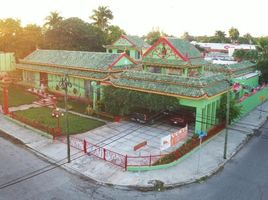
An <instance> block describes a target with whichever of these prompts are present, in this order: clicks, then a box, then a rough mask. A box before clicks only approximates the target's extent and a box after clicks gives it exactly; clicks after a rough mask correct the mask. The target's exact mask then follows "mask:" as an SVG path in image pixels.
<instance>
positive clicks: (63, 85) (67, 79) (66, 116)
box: [59, 74, 72, 163]
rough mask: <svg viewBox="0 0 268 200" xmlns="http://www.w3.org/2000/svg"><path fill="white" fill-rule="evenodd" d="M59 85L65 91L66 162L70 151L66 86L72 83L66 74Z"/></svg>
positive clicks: (69, 160)
mask: <svg viewBox="0 0 268 200" xmlns="http://www.w3.org/2000/svg"><path fill="white" fill-rule="evenodd" d="M59 87H60V88H61V89H63V90H64V91H65V95H64V105H65V125H66V137H67V158H68V163H70V162H71V152H70V135H69V118H68V106H67V95H68V87H69V88H71V87H72V83H71V82H70V81H69V77H68V75H67V74H65V75H64V78H62V79H61V80H60V82H59Z"/></svg>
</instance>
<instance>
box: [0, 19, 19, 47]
mask: <svg viewBox="0 0 268 200" xmlns="http://www.w3.org/2000/svg"><path fill="white" fill-rule="evenodd" d="M21 33H22V27H21V22H20V20H18V19H12V18H7V19H3V20H0V51H4V52H8V51H11V52H15V50H16V43H17V40H18V38H19V37H20V35H21Z"/></svg>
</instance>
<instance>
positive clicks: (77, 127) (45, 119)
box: [15, 107, 105, 134]
mask: <svg viewBox="0 0 268 200" xmlns="http://www.w3.org/2000/svg"><path fill="white" fill-rule="evenodd" d="M51 113H52V109H51V108H47V107H41V108H31V109H28V110H24V111H17V112H15V114H17V115H20V116H23V117H25V118H28V119H30V120H35V121H38V122H39V123H41V124H43V125H47V126H49V127H57V119H56V118H53V117H52V116H51ZM104 124H105V123H104V122H101V121H97V120H94V119H89V118H85V117H80V116H78V115H73V114H71V113H69V133H70V134H78V133H83V132H86V131H89V130H91V129H94V128H97V127H99V126H102V125H104ZM60 127H61V128H62V130H63V133H65V132H66V123H65V116H63V117H61V118H60Z"/></svg>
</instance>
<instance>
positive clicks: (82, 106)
mask: <svg viewBox="0 0 268 200" xmlns="http://www.w3.org/2000/svg"><path fill="white" fill-rule="evenodd" d="M57 106H58V107H60V108H65V104H64V99H59V100H58V102H57ZM87 106H88V104H86V103H83V102H80V101H77V100H73V99H68V109H69V110H70V111H74V112H78V113H81V114H85V113H86V108H87Z"/></svg>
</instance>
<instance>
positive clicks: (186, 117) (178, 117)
mask: <svg viewBox="0 0 268 200" xmlns="http://www.w3.org/2000/svg"><path fill="white" fill-rule="evenodd" d="M164 114H166V115H167V119H168V121H169V122H170V123H171V124H173V125H178V126H183V127H184V126H186V124H190V123H193V122H195V113H194V112H192V111H189V110H176V111H168V112H164Z"/></svg>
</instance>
